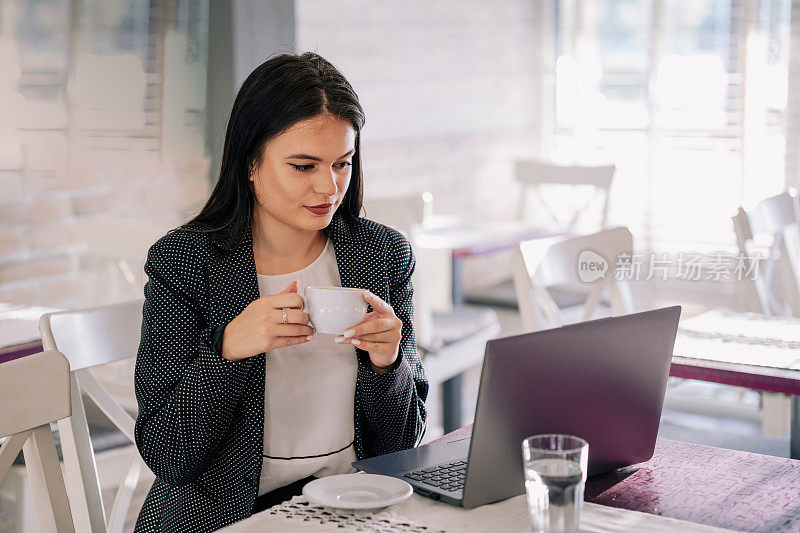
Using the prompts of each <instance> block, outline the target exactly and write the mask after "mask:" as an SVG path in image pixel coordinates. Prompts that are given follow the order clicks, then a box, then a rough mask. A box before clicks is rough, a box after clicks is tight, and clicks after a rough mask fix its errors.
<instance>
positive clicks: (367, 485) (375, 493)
mask: <svg viewBox="0 0 800 533" xmlns="http://www.w3.org/2000/svg"><path fill="white" fill-rule="evenodd" d="M412 492H414V490H413V489H412V488H411V485H409V484H408V483H406V482H405V481H403V480H402V479H397V478H396V477H389V476H380V475H377V474H340V475H338V476H326V477H322V478H319V479H315V480H314V481H311V482H310V483H307V484H306V486H305V487H303V496H305V497H306V498H308V501H310V502H311V503H316V504H317V505H324V506H325V507H334V508H337V509H378V508H380V507H388V506H390V505H395V504H397V503H400V502H402V501H405V499H406V498H408V497H409V496H411V493H412Z"/></svg>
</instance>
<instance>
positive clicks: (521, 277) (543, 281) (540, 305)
mask: <svg viewBox="0 0 800 533" xmlns="http://www.w3.org/2000/svg"><path fill="white" fill-rule="evenodd" d="M632 255H633V237H632V235H631V232H630V231H629V230H628V228H625V227H617V228H611V229H608V230H604V231H601V232H598V233H593V234H591V235H583V236H580V237H552V238H548V239H535V240H530V241H524V242H522V243H520V245H519V246H518V248H517V249H516V250H515V254H514V259H513V275H514V289H515V291H516V294H517V305H518V307H519V311H520V318H521V319H522V327H523V330H524V331H538V330H541V329H547V328H552V327H558V326H562V325H564V324H565V323H569V322H575V321H577V320H581V321H583V320H589V319H591V318H592V317H593V316H594V314H595V312H596V311H597V309H598V306H599V304H600V302H601V300H602V298H603V295H604V294H605V293H606V291H607V292H608V297H609V301H610V307H611V310H610V311H611V314H613V315H623V314H627V313H632V312H634V304H633V299H632V296H631V292H630V287H629V284H628V283H627V281H626V280H625V279H624V276H616V275H615V271H616V269H617V266H618V265H619V264H620V260H621V259H624V258H625V257H626V256H627V257H629V258H630V257H632ZM598 256H599V257H598ZM586 261H593V262H602V261H605V267H606V270H605V273H604V274H603V275H602V276H600V277H598V278H597V279H595V280H592V281H587V279H588V278H584V279H581V276H580V274H579V272H580V270H579V269H580V268H581V265H580V264H579V262H586ZM584 269H585V271H586V272H587V273H588V272H592V271H593V270H590V268H589V265H586V266H585V267H584ZM617 277H619V278H620V279H617ZM577 283H583V284H585V285H586V286H587V287H588V288H589V293H588V297H587V298H586V301H585V303H584V304H583V306H582V307H581V309H580V316H579V318H578V319H577V320H576V319H575V318H574V317H573V318H566V317H565V315H564V313H563V311H562V310H561V309H559V307H558V306H557V305H556V302H555V301H554V300H553V298H552V296H551V294H550V292H549V291H548V288H549V287H553V286H563V285H571V284H577Z"/></svg>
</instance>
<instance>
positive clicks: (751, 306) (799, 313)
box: [733, 193, 800, 317]
mask: <svg viewBox="0 0 800 533" xmlns="http://www.w3.org/2000/svg"><path fill="white" fill-rule="evenodd" d="M799 220H800V217H798V206H797V198H796V197H794V196H792V195H790V194H789V193H783V194H779V195H777V196H773V197H771V198H767V199H765V200H762V201H761V202H759V203H758V204H757V205H756V207H755V208H754V209H753V210H752V211H751V212H750V213H747V212H746V211H745V210H744V209H743V208H741V207H740V208H739V211H738V212H737V214H736V215H735V216H734V217H733V228H734V231H735V232H736V242H737V244H738V245H739V252H740V254H741V255H742V256H743V257H744V258H745V259H747V260H748V261H749V260H751V259H752V258H757V257H758V256H759V255H758V252H759V251H760V246H759V245H763V246H767V247H769V253H768V255H767V257H766V259H765V260H764V261H763V262H759V264H758V265H756V268H757V270H754V272H757V275H756V276H755V279H752V278H751V277H750V276H746V277H745V279H743V280H742V281H743V282H744V283H746V285H745V286H746V287H747V289H746V290H747V291H748V295H747V296H748V302H747V310H748V311H756V312H761V313H763V314H765V315H767V316H794V317H800V235H799V234H798V221H799ZM762 263H763V264H762ZM749 266H752V265H749Z"/></svg>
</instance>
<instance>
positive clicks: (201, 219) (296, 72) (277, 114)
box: [179, 52, 364, 254]
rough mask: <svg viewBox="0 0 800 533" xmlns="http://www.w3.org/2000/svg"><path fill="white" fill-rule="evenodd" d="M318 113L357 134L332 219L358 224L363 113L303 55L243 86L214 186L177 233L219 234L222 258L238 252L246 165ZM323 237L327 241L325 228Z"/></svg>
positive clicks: (281, 59)
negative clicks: (347, 125) (341, 121)
mask: <svg viewBox="0 0 800 533" xmlns="http://www.w3.org/2000/svg"><path fill="white" fill-rule="evenodd" d="M321 113H328V114H330V115H333V116H335V117H339V118H341V119H344V120H346V121H348V122H349V123H350V124H352V126H353V129H354V130H355V132H356V139H355V153H354V154H353V160H352V161H353V166H352V167H351V178H350V185H349V186H348V189H347V192H346V193H345V195H344V198H343V199H342V203H341V205H340V206H339V208H338V210H337V212H336V214H335V215H334V216H336V215H339V216H342V217H344V218H345V220H346V221H352V220H354V219H357V218H358V216H359V213H360V212H361V203H362V195H363V178H362V175H361V146H360V145H361V129H362V128H363V127H364V110H363V109H362V107H361V104H360V103H359V101H358V96H357V95H356V93H355V91H354V90H353V87H352V86H351V85H350V83H349V82H348V81H347V79H345V77H344V76H343V75H342V73H341V72H339V71H338V70H337V69H336V67H334V66H333V65H332V64H331V63H330V62H328V61H327V60H326V59H324V58H323V57H321V56H319V55H317V54H315V53H313V52H305V53H303V54H300V55H295V54H282V55H279V56H275V57H273V58H271V59H269V60H267V61H266V62H264V63H262V64H261V65H260V66H259V67H257V68H256V69H255V70H254V71H253V72H252V73H250V75H249V76H248V77H247V79H246V80H245V81H244V83H243V84H242V87H241V88H240V89H239V92H238V94H237V95H236V100H235V101H234V103H233V109H232V110H231V117H230V120H228V128H227V131H226V133H225V146H224V149H223V153H222V163H221V165H220V171H219V178H218V179H217V184H216V186H215V187H214V190H213V191H212V192H211V196H210V197H209V199H208V202H206V205H205V207H203V209H202V210H201V211H200V213H199V214H198V215H197V216H195V217H194V218H193V219H191V220H190V221H189V222H187V223H186V224H185V225H184V226H182V227H181V228H179V229H184V230H187V231H201V232H220V234H221V235H222V237H223V241H224V242H225V243H226V244H225V253H226V254H230V253H231V252H232V251H234V250H235V249H237V248H238V247H239V246H240V245H241V243H242V241H243V239H244V237H245V235H246V234H247V231H248V230H249V228H250V224H251V221H252V219H253V209H254V204H255V198H256V196H255V189H254V187H253V182H252V181H250V180H249V179H248V168H249V166H250V163H252V162H255V163H256V164H259V163H260V162H261V161H260V159H261V154H262V152H263V149H264V146H265V145H266V144H267V143H268V142H269V141H270V140H271V139H272V138H273V137H275V136H277V135H279V134H281V133H283V132H284V131H286V130H288V129H289V128H290V127H292V126H293V125H294V124H296V123H297V122H300V121H301V120H305V119H308V118H311V117H314V116H317V115H319V114H321ZM348 219H349V220H348ZM198 228H199V229H198ZM323 232H324V233H325V234H326V236H328V234H329V231H328V228H325V229H324V230H323Z"/></svg>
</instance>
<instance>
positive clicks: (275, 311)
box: [222, 281, 314, 361]
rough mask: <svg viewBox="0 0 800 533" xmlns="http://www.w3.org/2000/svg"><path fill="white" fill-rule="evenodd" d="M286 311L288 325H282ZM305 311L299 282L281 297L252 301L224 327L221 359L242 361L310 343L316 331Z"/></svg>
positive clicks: (281, 293)
mask: <svg viewBox="0 0 800 533" xmlns="http://www.w3.org/2000/svg"><path fill="white" fill-rule="evenodd" d="M284 307H289V308H290V309H288V310H287V311H286V322H287V323H286V324H284V323H283V308H284ZM302 308H303V299H302V298H301V297H300V295H299V294H297V281H293V282H291V283H290V284H289V286H288V287H286V288H285V289H283V290H282V291H281V292H280V294H270V295H267V296H262V297H261V298H259V299H258V300H254V301H252V302H251V303H250V305H248V306H247V307H245V309H244V311H242V313H241V314H240V315H239V316H237V317H236V318H234V319H233V320H231V321H230V323H229V324H228V325H227V326H225V331H224V333H223V335H222V357H224V358H225V359H228V360H229V361H239V360H241V359H246V358H248V357H252V356H254V355H258V354H260V353H263V352H267V351H269V350H272V349H273V348H279V347H281V346H292V345H294V344H303V343H304V342H308V341H309V340H311V338H310V336H311V335H313V334H314V329H313V328H312V327H311V326H309V325H308V324H309V317H308V315H307V314H306V313H305V312H303V311H302Z"/></svg>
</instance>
